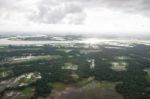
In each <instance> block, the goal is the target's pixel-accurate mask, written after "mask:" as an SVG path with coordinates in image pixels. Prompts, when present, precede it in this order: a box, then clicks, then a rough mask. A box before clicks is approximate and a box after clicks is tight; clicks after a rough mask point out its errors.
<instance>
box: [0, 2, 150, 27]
mask: <svg viewBox="0 0 150 99" xmlns="http://www.w3.org/2000/svg"><path fill="white" fill-rule="evenodd" d="M149 5H150V0H0V24H19V23H23V24H26V23H44V24H82V23H84V20H85V19H86V17H87V16H86V13H85V9H92V8H103V7H104V8H108V9H113V10H117V11H123V12H125V13H131V14H132V13H133V14H138V15H143V16H147V17H150V6H149ZM99 13H100V12H99Z"/></svg>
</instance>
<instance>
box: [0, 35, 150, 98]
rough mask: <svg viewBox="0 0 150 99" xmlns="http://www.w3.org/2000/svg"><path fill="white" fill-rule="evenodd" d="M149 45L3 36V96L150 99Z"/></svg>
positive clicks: (0, 59)
mask: <svg viewBox="0 0 150 99" xmlns="http://www.w3.org/2000/svg"><path fill="white" fill-rule="evenodd" d="M37 39H40V40H38V41H37ZM44 39H45V40H44ZM149 43H150V42H149V41H144V40H138V41H136V40H117V39H116V40H114V39H112V40H110V39H109V40H107V39H100V38H83V37H76V36H75V37H74V36H73V37H70V36H67V37H66V36H64V37H60V36H59V37H47V36H43V35H42V36H37V37H28V36H25V37H20V36H19V37H13V38H10V37H5V38H1V39H0V99H150V95H149V93H150V90H149V89H150V74H149V73H150V69H149V68H150V65H149V64H150V46H149Z"/></svg>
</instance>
